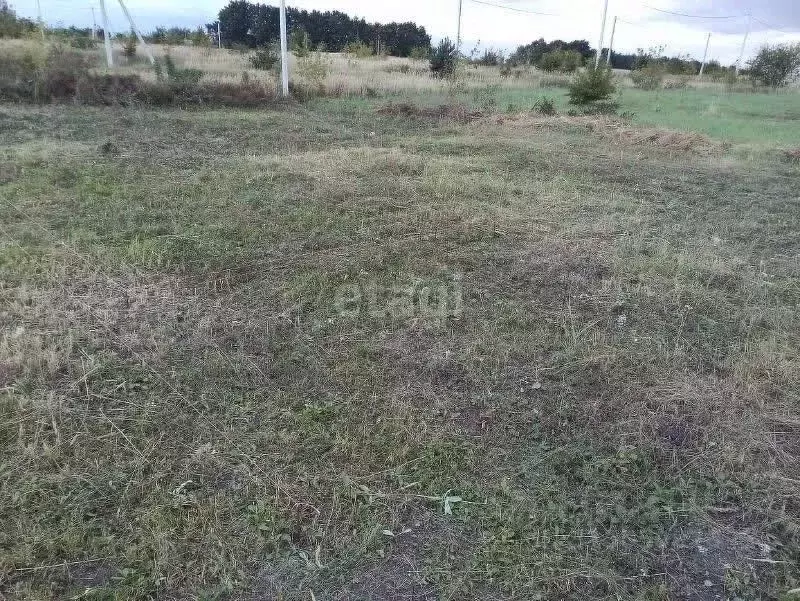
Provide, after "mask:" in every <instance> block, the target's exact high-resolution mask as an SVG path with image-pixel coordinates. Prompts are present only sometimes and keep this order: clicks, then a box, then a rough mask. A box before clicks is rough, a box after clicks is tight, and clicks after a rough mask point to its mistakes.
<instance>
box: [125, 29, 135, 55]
mask: <svg viewBox="0 0 800 601" xmlns="http://www.w3.org/2000/svg"><path fill="white" fill-rule="evenodd" d="M137 42H138V40H137V39H136V34H134V33H131V34H130V35H128V36H126V37H125V40H124V42H123V43H122V55H123V56H124V57H125V58H133V57H135V56H136V44H137Z"/></svg>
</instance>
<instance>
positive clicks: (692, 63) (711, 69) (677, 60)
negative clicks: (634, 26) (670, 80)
mask: <svg viewBox="0 0 800 601" xmlns="http://www.w3.org/2000/svg"><path fill="white" fill-rule="evenodd" d="M607 52H608V48H604V49H603V56H604V57H605V55H606V53H607ZM655 65H657V66H659V67H662V68H663V69H664V71H666V72H667V73H671V74H673V75H696V74H698V73H699V72H700V66H701V65H702V63H701V62H700V61H698V60H695V59H693V58H692V57H690V56H660V55H659V54H658V53H655V54H654V53H652V52H645V51H644V50H641V49H640V50H639V51H638V52H637V53H636V54H620V53H618V52H612V53H611V66H612V67H613V68H614V69H627V70H628V71H634V70H636V69H642V68H644V67H648V66H655ZM733 70H735V67H723V66H722V65H721V64H720V63H719V61H716V60H713V61H709V62H708V63H706V68H705V73H707V74H708V75H715V74H718V75H722V74H724V73H727V72H728V71H733Z"/></svg>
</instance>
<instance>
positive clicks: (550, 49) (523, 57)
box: [507, 38, 734, 75]
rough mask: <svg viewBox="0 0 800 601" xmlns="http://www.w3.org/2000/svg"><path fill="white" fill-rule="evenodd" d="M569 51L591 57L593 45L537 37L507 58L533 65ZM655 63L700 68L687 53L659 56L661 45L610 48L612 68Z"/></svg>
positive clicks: (679, 69) (689, 70)
mask: <svg viewBox="0 0 800 601" xmlns="http://www.w3.org/2000/svg"><path fill="white" fill-rule="evenodd" d="M563 52H573V53H577V54H579V55H580V56H581V58H582V60H583V61H584V62H586V61H588V60H589V59H592V58H594V56H595V49H594V48H592V46H591V44H589V42H587V41H586V40H573V41H571V42H565V41H564V40H553V41H552V42H547V41H545V40H544V38H540V39H538V40H536V41H535V42H531V43H530V44H527V45H524V46H519V47H518V48H517V49H516V50H515V51H514V52H513V53H512V54H511V55H510V56H509V57H508V59H507V62H508V63H510V64H512V65H534V66H537V67H540V66H542V65H543V64H544V63H546V62H547V58H548V55H552V54H553V53H563ZM607 52H608V48H603V60H605V56H606V53H607ZM654 65H658V66H659V67H662V68H663V69H664V71H666V72H667V73H671V74H675V75H681V74H683V75H694V74H697V73H698V72H699V71H700V61H698V60H695V59H693V58H692V57H690V56H671V57H667V56H663V47H661V48H652V49H650V50H649V51H645V50H643V49H639V50H638V52H636V53H635V54H622V53H619V52H612V54H611V66H612V67H613V68H614V69H627V70H630V71H633V70H635V69H642V68H644V67H647V66H654ZM733 68H734V67H723V66H722V65H720V63H719V62H718V61H709V63H708V64H707V65H706V73H708V74H709V75H713V74H715V73H717V74H722V73H725V72H727V71H730V70H731V69H733Z"/></svg>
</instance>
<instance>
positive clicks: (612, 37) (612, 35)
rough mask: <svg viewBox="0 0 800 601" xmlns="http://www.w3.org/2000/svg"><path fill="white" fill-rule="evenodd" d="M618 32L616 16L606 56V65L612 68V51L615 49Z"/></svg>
mask: <svg viewBox="0 0 800 601" xmlns="http://www.w3.org/2000/svg"><path fill="white" fill-rule="evenodd" d="M616 32H617V17H614V24H613V25H611V41H610V42H609V43H608V56H607V57H606V65H608V68H609V69H610V68H611V53H612V52H613V51H614V34H615V33H616Z"/></svg>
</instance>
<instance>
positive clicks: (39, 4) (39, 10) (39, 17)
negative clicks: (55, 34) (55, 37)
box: [36, 0, 44, 39]
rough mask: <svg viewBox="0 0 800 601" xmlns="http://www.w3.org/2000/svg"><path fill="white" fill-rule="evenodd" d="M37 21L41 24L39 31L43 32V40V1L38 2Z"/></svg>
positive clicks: (37, 0)
mask: <svg viewBox="0 0 800 601" xmlns="http://www.w3.org/2000/svg"><path fill="white" fill-rule="evenodd" d="M36 20H37V21H38V22H39V29H41V30H42V39H44V19H42V1H41V0H36Z"/></svg>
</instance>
